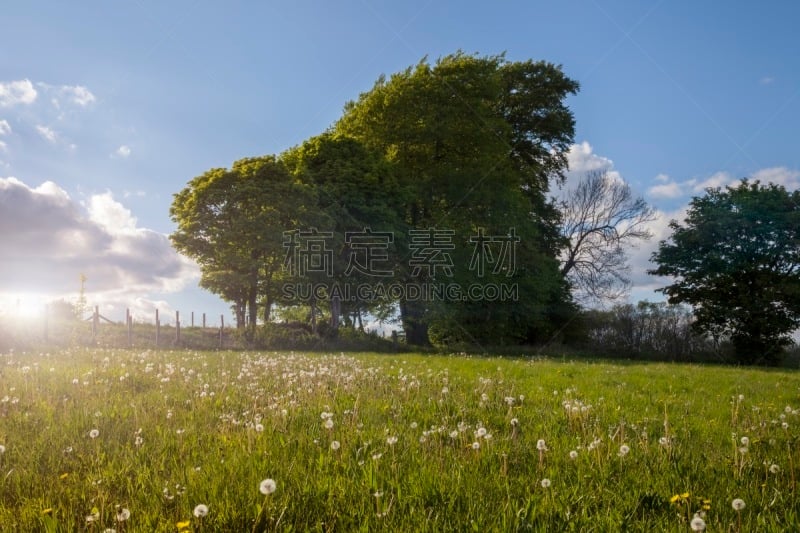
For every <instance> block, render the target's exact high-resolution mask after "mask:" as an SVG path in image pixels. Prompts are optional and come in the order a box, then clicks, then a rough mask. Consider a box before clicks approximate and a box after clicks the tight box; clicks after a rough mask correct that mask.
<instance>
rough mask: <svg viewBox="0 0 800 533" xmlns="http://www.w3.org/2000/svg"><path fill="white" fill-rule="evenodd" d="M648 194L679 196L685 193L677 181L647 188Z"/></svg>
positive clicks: (664, 196)
mask: <svg viewBox="0 0 800 533" xmlns="http://www.w3.org/2000/svg"><path fill="white" fill-rule="evenodd" d="M647 194H649V195H650V196H652V197H653V198H657V199H658V198H678V197H679V196H681V195H683V190H682V189H681V186H680V185H679V184H678V183H676V182H674V181H673V182H670V183H664V184H662V185H653V186H652V187H650V188H649V189H647Z"/></svg>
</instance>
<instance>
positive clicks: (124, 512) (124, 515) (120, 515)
mask: <svg viewBox="0 0 800 533" xmlns="http://www.w3.org/2000/svg"><path fill="white" fill-rule="evenodd" d="M130 517H131V512H130V510H129V509H126V508H125V507H121V508H119V509H117V516H116V518H117V522H124V521H125V520H127V519H128V518H130Z"/></svg>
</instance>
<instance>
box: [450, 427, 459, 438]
mask: <svg viewBox="0 0 800 533" xmlns="http://www.w3.org/2000/svg"><path fill="white" fill-rule="evenodd" d="M450 438H451V439H457V438H458V430H455V429H454V430H453V431H451V432H450Z"/></svg>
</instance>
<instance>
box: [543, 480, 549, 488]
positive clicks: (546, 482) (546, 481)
mask: <svg viewBox="0 0 800 533" xmlns="http://www.w3.org/2000/svg"><path fill="white" fill-rule="evenodd" d="M542 488H543V489H549V488H550V480H549V479H547V478H544V479H543V480H542Z"/></svg>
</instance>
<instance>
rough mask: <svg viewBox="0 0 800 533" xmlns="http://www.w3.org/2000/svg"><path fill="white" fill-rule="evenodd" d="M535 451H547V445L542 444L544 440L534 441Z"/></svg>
mask: <svg viewBox="0 0 800 533" xmlns="http://www.w3.org/2000/svg"><path fill="white" fill-rule="evenodd" d="M536 449H537V450H539V451H540V452H546V451H547V444H546V443H545V442H544V439H539V440H537V441H536Z"/></svg>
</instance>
